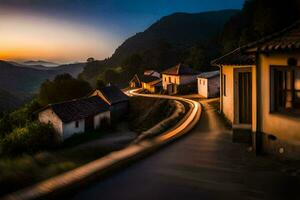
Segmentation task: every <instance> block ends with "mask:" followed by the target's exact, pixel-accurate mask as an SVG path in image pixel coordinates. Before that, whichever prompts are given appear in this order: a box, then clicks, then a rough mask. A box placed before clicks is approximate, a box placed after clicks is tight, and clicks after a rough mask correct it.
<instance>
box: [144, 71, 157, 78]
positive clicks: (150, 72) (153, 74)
mask: <svg viewBox="0 0 300 200" xmlns="http://www.w3.org/2000/svg"><path fill="white" fill-rule="evenodd" d="M144 75H146V76H155V77H157V78H160V73H158V72H157V71H154V70H146V71H145V72H144Z"/></svg>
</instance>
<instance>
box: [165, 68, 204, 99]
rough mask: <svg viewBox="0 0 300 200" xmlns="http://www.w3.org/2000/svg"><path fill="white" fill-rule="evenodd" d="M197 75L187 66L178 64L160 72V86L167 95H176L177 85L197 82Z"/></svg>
mask: <svg viewBox="0 0 300 200" xmlns="http://www.w3.org/2000/svg"><path fill="white" fill-rule="evenodd" d="M198 74H199V73H197V72H196V71H194V70H193V69H192V68H190V67H189V66H187V65H184V64H181V63H179V64H178V65H176V66H174V67H171V68H169V69H167V70H165V71H163V72H162V85H163V89H164V90H165V91H168V94H176V93H177V91H178V86H179V85H186V84H189V83H192V82H197V75H198Z"/></svg>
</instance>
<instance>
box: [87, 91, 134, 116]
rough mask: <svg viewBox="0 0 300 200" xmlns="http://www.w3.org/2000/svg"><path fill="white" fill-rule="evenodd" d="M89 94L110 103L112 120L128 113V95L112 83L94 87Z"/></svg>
mask: <svg viewBox="0 0 300 200" xmlns="http://www.w3.org/2000/svg"><path fill="white" fill-rule="evenodd" d="M89 96H99V97H100V98H101V99H103V100H104V101H105V102H106V103H108V104H109V105H110V111H111V120H112V121H115V120H118V119H120V118H122V117H124V116H125V115H126V114H127V113H128V106H129V97H128V96H127V95H126V94H125V93H124V92H122V91H121V90H120V89H119V88H118V87H116V86H114V85H109V86H105V87H102V88H99V89H96V90H94V91H92V92H91V93H90V95H89Z"/></svg>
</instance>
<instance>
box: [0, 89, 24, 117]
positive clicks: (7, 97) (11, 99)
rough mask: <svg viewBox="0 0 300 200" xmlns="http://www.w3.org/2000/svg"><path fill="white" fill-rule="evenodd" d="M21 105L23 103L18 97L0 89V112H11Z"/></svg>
mask: <svg viewBox="0 0 300 200" xmlns="http://www.w3.org/2000/svg"><path fill="white" fill-rule="evenodd" d="M22 103H23V101H22V100H21V99H20V98H19V97H17V96H15V95H13V94H11V93H9V92H7V91H5V90H3V89H0V112H1V111H9V110H13V109H15V108H17V107H19V106H21V105H22Z"/></svg>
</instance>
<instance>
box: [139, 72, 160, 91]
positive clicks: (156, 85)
mask: <svg viewBox="0 0 300 200" xmlns="http://www.w3.org/2000/svg"><path fill="white" fill-rule="evenodd" d="M140 80H141V83H142V88H143V89H144V90H147V91H149V92H151V93H157V92H159V91H160V88H161V82H162V81H161V79H160V78H159V77H157V76H152V75H142V76H140Z"/></svg>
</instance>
